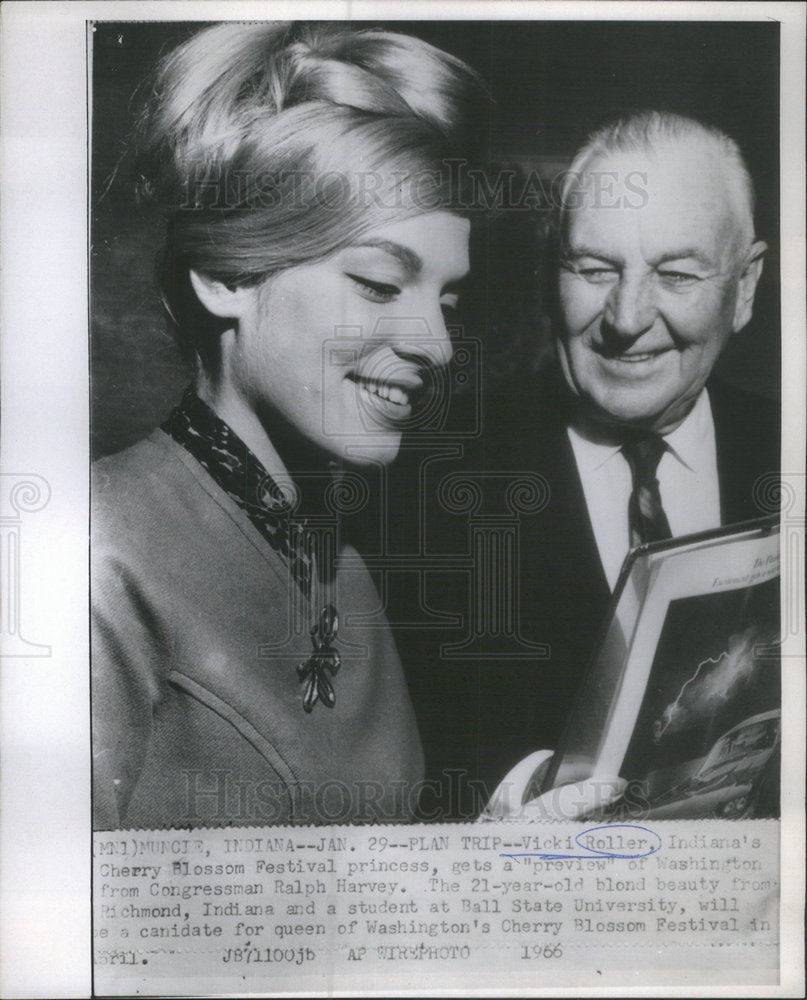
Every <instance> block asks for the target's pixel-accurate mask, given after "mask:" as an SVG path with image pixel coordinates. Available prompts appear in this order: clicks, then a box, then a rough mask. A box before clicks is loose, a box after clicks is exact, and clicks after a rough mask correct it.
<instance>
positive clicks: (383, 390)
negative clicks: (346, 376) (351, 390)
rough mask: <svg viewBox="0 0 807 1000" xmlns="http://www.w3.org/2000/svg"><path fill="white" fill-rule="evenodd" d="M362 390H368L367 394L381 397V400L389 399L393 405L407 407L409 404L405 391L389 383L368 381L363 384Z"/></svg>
mask: <svg viewBox="0 0 807 1000" xmlns="http://www.w3.org/2000/svg"><path fill="white" fill-rule="evenodd" d="M362 388H364V389H366V390H367V392H370V393H372V394H373V395H374V396H380V397H381V399H387V400H389V401H390V402H391V403H397V404H398V406H406V404H407V403H408V402H409V396H408V394H407V393H406V392H404V390H403V389H401V388H399V387H398V386H397V385H389V384H388V383H387V382H372V381H369V380H366V381H364V382H362Z"/></svg>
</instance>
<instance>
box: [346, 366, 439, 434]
mask: <svg viewBox="0 0 807 1000" xmlns="http://www.w3.org/2000/svg"><path fill="white" fill-rule="evenodd" d="M349 378H350V381H352V382H354V383H355V384H356V386H357V388H358V400H359V403H360V406H361V407H362V409H364V410H365V411H366V412H367V415H368V417H369V418H371V419H372V421H373V423H375V424H378V423H381V424H389V425H391V426H395V427H398V426H400V424H401V423H405V422H406V421H408V420H409V419H410V417H411V416H412V409H413V406H412V398H413V397H414V396H415V395H416V394H419V393H420V390H421V389H422V388H423V383H422V382H421V381H420V380H419V379H418V380H417V381H414V380H413V382H412V384H411V385H409V384H406V385H405V384H402V383H400V382H386V381H383V380H381V379H374V378H365V377H363V376H361V375H355V374H354V375H351V376H349Z"/></svg>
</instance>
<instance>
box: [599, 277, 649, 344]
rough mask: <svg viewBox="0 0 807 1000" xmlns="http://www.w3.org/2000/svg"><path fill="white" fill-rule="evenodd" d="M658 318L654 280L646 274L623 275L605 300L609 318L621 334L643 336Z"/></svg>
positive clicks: (608, 322)
mask: <svg viewBox="0 0 807 1000" xmlns="http://www.w3.org/2000/svg"><path fill="white" fill-rule="evenodd" d="M655 320H656V305H655V301H654V296H653V289H652V283H651V282H650V281H649V280H648V279H647V278H646V277H639V276H635V277H634V276H630V275H624V274H623V275H621V276H620V278H619V280H618V281H617V282H616V284H615V285H614V286H613V287H612V288H611V291H610V292H609V295H608V298H607V300H606V303H605V321H606V323H607V324H608V326H609V327H610V329H611V330H612V331H613V332H614V333H616V334H618V335H619V336H620V337H625V338H626V339H627V338H635V337H638V336H640V335H641V334H642V333H644V332H645V331H646V330H649V329H650V327H651V326H652V325H653V323H654V322H655Z"/></svg>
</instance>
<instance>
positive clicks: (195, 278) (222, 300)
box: [190, 271, 255, 319]
mask: <svg viewBox="0 0 807 1000" xmlns="http://www.w3.org/2000/svg"><path fill="white" fill-rule="evenodd" d="M190 278H191V285H193V290H194V292H196V297H197V298H198V299H199V301H200V302H201V303H202V305H203V306H204V307H205V309H207V311H208V312H209V313H212V314H213V315H214V316H220V317H222V319H240V318H241V317H242V316H243V314H244V311H245V309H246V307H247V305H248V303H249V302H250V301H251V299H252V296H253V293H254V291H255V289H254V288H238V287H236V288H229V287H228V286H227V285H225V284H224V282H222V281H216V279H215V278H210V277H208V276H207V275H206V274H201V273H200V272H199V271H191V272H190Z"/></svg>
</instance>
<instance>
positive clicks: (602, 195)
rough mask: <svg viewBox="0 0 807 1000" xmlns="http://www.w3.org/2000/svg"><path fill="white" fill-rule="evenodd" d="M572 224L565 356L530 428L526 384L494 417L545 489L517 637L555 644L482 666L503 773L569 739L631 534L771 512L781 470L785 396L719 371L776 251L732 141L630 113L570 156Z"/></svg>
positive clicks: (532, 402)
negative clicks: (763, 483) (525, 658)
mask: <svg viewBox="0 0 807 1000" xmlns="http://www.w3.org/2000/svg"><path fill="white" fill-rule="evenodd" d="M559 222H560V226H559V234H558V235H559V247H558V249H559V261H558V263H559V266H558V272H557V283H556V286H555V292H556V305H557V345H556V346H557V357H558V365H557V366H555V367H553V369H552V370H551V371H548V372H546V373H545V376H544V377H543V378H542V379H541V380H539V381H538V382H537V383H535V384H533V385H532V386H531V387H530V388H529V389H528V390H527V393H528V397H527V398H526V399H525V400H522V402H521V403H520V404H519V412H520V413H522V414H526V415H527V416H526V417H524V416H522V417H521V418H520V426H519V427H515V426H514V424H513V416H512V413H513V409H514V403H513V394H512V393H511V394H509V396H508V398H507V399H506V400H505V399H501V400H500V401H498V403H496V402H494V404H493V407H492V410H491V413H490V423H489V425H488V429H489V430H490V432H491V436H490V438H489V442H488V443H487V444H486V451H487V461H488V463H491V462H494V461H495V462H496V463H497V464H498V463H501V467H502V468H506V469H509V470H518V469H523V470H530V471H534V472H538V473H540V474H541V475H542V476H543V477H544V478H545V479H546V482H547V485H548V487H549V495H548V502H547V505H546V507H545V509H544V510H543V511H542V512H541V513H540V514H538V515H537V516H532V517H525V518H523V519H522V524H521V545H520V552H519V556H520V595H519V603H520V609H519V610H520V619H521V631H522V635H524V636H525V637H526V638H529V639H532V640H533V641H540V642H544V643H547V644H548V646H549V651H548V657H547V658H545V659H539V658H536V659H535V660H534V661H532V662H526V663H525V662H518V661H510V662H508V663H502V664H501V665H500V666H498V667H497V668H496V669H489V668H488V669H485V670H480V671H479V672H478V688H479V691H478V698H479V702H480V704H481V705H484V712H483V721H482V722H481V723H480V726H479V731H478V732H476V733H475V734H474V735H473V736H472V737H470V739H472V740H473V741H474V743H475V744H476V747H475V749H476V756H477V757H478V758H483V759H484V765H483V766H481V772H482V776H483V777H484V778H485V779H486V781H487V782H488V783H490V782H492V781H495V780H496V775H497V774H498V775H499V776H503V775H504V774H505V773H506V771H507V770H508V769H509V767H510V766H512V765H513V764H515V763H516V762H517V761H518V760H519V759H520V758H521V757H523V756H524V755H525V754H527V753H528V752H529V751H530V750H534V749H535V748H536V747H538V746H543V747H553V746H555V745H556V743H557V741H558V740H559V738H560V736H561V733H562V729H563V725H564V723H565V721H566V718H567V716H568V714H569V710H570V708H571V705H572V703H573V700H574V697H575V695H576V693H577V691H578V689H579V687H580V684H581V681H582V677H583V675H584V672H585V670H586V668H587V666H588V663H589V661H590V658H591V656H592V654H593V651H594V649H595V647H596V645H597V641H598V637H599V635H600V631H601V627H602V625H603V624H604V622H605V620H606V615H607V611H608V606H609V602H610V599H611V595H612V592H613V589H614V587H615V585H616V582H617V579H618V577H619V571H620V567H621V565H622V562H623V560H624V558H625V555H626V554H627V552H628V550H629V548H630V547H631V546H633V545H636V544H637V543H639V542H643V541H652V540H658V539H663V538H667V537H670V536H671V535H672V536H675V535H682V534H688V533H690V532H696V531H702V530H705V529H709V528H714V527H717V526H719V525H721V524H731V523H735V522H739V521H743V520H748V519H751V518H754V517H759V516H761V515H762V513H765V511H761V510H760V509H759V508H758V506H757V504H756V503H755V494H754V484H755V482H757V480H758V479H759V478H760V477H761V476H762V475H764V474H765V473H768V472H773V471H776V470H778V468H779V464H778V463H779V413H778V409H777V407H776V406H775V405H773V404H772V403H771V402H769V401H767V400H764V399H761V398H757V397H756V396H751V395H748V394H746V393H741V392H739V391H737V390H735V389H732V388H729V387H728V386H725V385H721V384H720V382H719V381H718V380H716V379H715V378H713V376H712V370H713V368H714V365H715V362H716V361H717V360H718V358H719V356H720V353H721V351H722V350H723V348H724V347H725V345H726V343H727V341H728V340H729V338H730V337H731V335H732V334H733V333H735V332H736V331H738V330H740V329H741V328H742V327H744V326H745V325H746V323H747V322H748V321H749V319H750V317H751V312H752V306H753V301H754V294H755V290H756V287H757V282H758V280H759V277H760V273H761V270H762V260H763V255H764V252H765V249H766V247H765V244H764V243H761V242H759V241H758V240H757V239H755V236H754V228H753V191H752V185H751V180H750V177H749V175H748V171H747V169H746V167H745V165H744V163H743V160H742V156H741V154H740V152H739V150H738V148H737V146H736V144H735V143H734V142H733V141H732V140H731V139H729V138H728V137H727V136H725V135H724V134H722V133H721V132H719V131H717V130H715V129H712V128H709V127H707V126H704V125H701V124H700V123H698V122H695V121H693V120H691V119H687V118H683V117H679V116H676V115H671V114H662V113H656V112H648V113H642V114H636V115H633V116H631V117H628V118H624V119H621V120H619V121H617V122H615V123H613V124H611V125H609V126H608V127H606V128H603V129H601V130H600V131H598V132H596V133H595V134H594V135H592V137H591V138H590V140H589V141H588V142H587V143H586V145H585V146H584V147H583V148H582V149H581V151H580V152H579V153H578V155H577V156H576V158H575V159H574V161H573V163H572V165H571V168H570V171H569V173H568V175H567V178H566V183H565V187H564V189H563V205H562V207H561V211H560V218H559ZM527 422H528V424H527ZM497 427H498V428H499V430H498V432H497V430H496V428H497ZM508 440H509V441H510V442H511V444H510V445H509V446H508ZM485 731H486V732H487V733H488V734H491V738H490V739H489V740H487V742H486V741H485ZM494 734H495V738H494ZM483 743H484V744H485V745H484V749H483V750H482V752H481V753H480V751H479V747H480V746H481V745H482V744H483Z"/></svg>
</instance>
